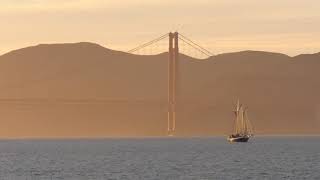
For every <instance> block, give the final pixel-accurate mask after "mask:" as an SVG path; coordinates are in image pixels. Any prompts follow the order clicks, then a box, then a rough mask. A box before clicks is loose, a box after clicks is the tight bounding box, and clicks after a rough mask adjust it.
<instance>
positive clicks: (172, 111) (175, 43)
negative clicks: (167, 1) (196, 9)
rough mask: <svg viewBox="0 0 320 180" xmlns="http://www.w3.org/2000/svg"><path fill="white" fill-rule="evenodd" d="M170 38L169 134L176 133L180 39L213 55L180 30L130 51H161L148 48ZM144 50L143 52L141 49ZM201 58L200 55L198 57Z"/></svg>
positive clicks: (195, 48)
mask: <svg viewBox="0 0 320 180" xmlns="http://www.w3.org/2000/svg"><path fill="white" fill-rule="evenodd" d="M166 39H168V40H169V41H168V43H169V44H168V104H167V105H168V122H167V132H168V135H169V136H172V135H174V132H175V129H176V109H177V101H178V98H177V95H178V93H179V82H180V80H179V55H180V51H179V40H181V41H182V42H183V43H184V44H185V45H187V46H189V47H191V48H192V50H195V51H196V52H199V53H200V54H201V55H202V57H205V58H208V57H210V56H213V53H211V52H210V51H209V50H207V49H205V48H203V47H202V46H200V45H199V44H197V43H195V42H194V41H192V40H190V38H188V37H186V36H184V35H182V34H180V33H178V32H174V33H172V32H170V33H167V34H164V35H162V36H160V37H158V38H155V39H153V40H151V41H149V42H146V43H143V44H141V45H139V46H137V47H135V48H133V49H131V50H129V51H128V53H137V54H142V55H146V54H153V53H160V52H159V51H158V50H157V48H156V51H155V52H152V51H150V50H147V51H146V49H148V48H151V49H152V50H153V49H154V48H152V46H155V45H156V44H157V43H158V42H160V41H163V40H166ZM142 50H144V51H143V52H142V53H141V51H142ZM184 53H185V54H186V55H189V56H193V57H194V55H190V51H185V52H184ZM198 58H199V57H198Z"/></svg>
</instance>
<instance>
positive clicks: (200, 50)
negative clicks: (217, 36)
mask: <svg viewBox="0 0 320 180" xmlns="http://www.w3.org/2000/svg"><path fill="white" fill-rule="evenodd" d="M179 39H180V40H181V41H183V42H185V43H186V44H188V45H189V46H191V47H193V48H194V49H196V50H198V51H199V52H201V53H202V54H204V55H206V56H208V57H210V56H212V54H211V53H210V54H209V53H207V52H205V51H204V50H202V49H200V48H198V47H196V46H194V45H192V44H191V43H190V42H188V41H186V40H185V39H183V38H180V37H179Z"/></svg>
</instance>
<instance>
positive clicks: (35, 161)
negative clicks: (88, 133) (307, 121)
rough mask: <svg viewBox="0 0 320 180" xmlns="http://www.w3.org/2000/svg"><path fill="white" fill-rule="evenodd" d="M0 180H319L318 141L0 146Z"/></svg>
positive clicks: (208, 140)
mask: <svg viewBox="0 0 320 180" xmlns="http://www.w3.org/2000/svg"><path fill="white" fill-rule="evenodd" d="M0 179H14V180H19V179H23V180H26V179H37V180H38V179H41V180H42V179H77V180H78V179H130V180H131V179H139V180H140V179H159V180H165V179H181V180H189V179H196V180H198V179H299V180H300V179H320V137H319V136H318V137H255V138H253V139H252V141H250V142H249V143H238V144H230V143H228V142H226V140H225V138H222V137H213V138H141V139H101V140H1V141H0Z"/></svg>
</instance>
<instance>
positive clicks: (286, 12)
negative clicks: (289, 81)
mask: <svg viewBox="0 0 320 180" xmlns="http://www.w3.org/2000/svg"><path fill="white" fill-rule="evenodd" d="M319 9H320V1H319V0H184V1H183V0H0V54H3V53H5V52H7V51H9V50H13V49H17V48H21V47H25V46H30V45H36V44H40V43H62V42H80V41H89V42H95V43H99V44H101V45H103V46H105V47H108V48H111V49H117V50H124V51H125V50H128V49H130V48H133V47H135V45H137V44H139V43H141V42H145V41H148V40H151V39H153V38H155V37H157V36H159V35H161V34H164V33H166V32H169V31H174V30H179V32H181V33H183V34H185V35H187V36H189V37H190V38H192V39H193V40H194V41H196V42H199V44H202V45H203V46H204V47H206V48H208V49H210V50H211V51H212V52H214V53H221V52H230V51H239V50H247V49H252V50H266V51H277V52H283V53H287V54H290V55H296V54H299V53H314V52H320V12H319Z"/></svg>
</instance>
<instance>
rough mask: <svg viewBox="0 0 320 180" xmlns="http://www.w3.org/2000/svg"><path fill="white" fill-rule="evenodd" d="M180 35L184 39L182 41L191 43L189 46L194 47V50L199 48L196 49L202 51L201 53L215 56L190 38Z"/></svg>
mask: <svg viewBox="0 0 320 180" xmlns="http://www.w3.org/2000/svg"><path fill="white" fill-rule="evenodd" d="M179 35H180V37H182V38H183V39H184V40H182V39H181V40H182V41H184V42H185V43H187V42H186V41H188V42H189V43H187V44H188V45H190V46H192V47H193V48H196V47H198V48H196V49H197V50H199V51H200V49H201V52H202V53H204V54H206V55H207V56H214V54H213V53H211V52H210V51H209V50H207V49H206V48H204V47H202V46H200V45H199V44H197V43H195V42H194V41H192V40H191V39H189V38H188V37H186V36H184V35H183V34H179ZM191 44H193V45H191ZM194 46H196V47H194Z"/></svg>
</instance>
